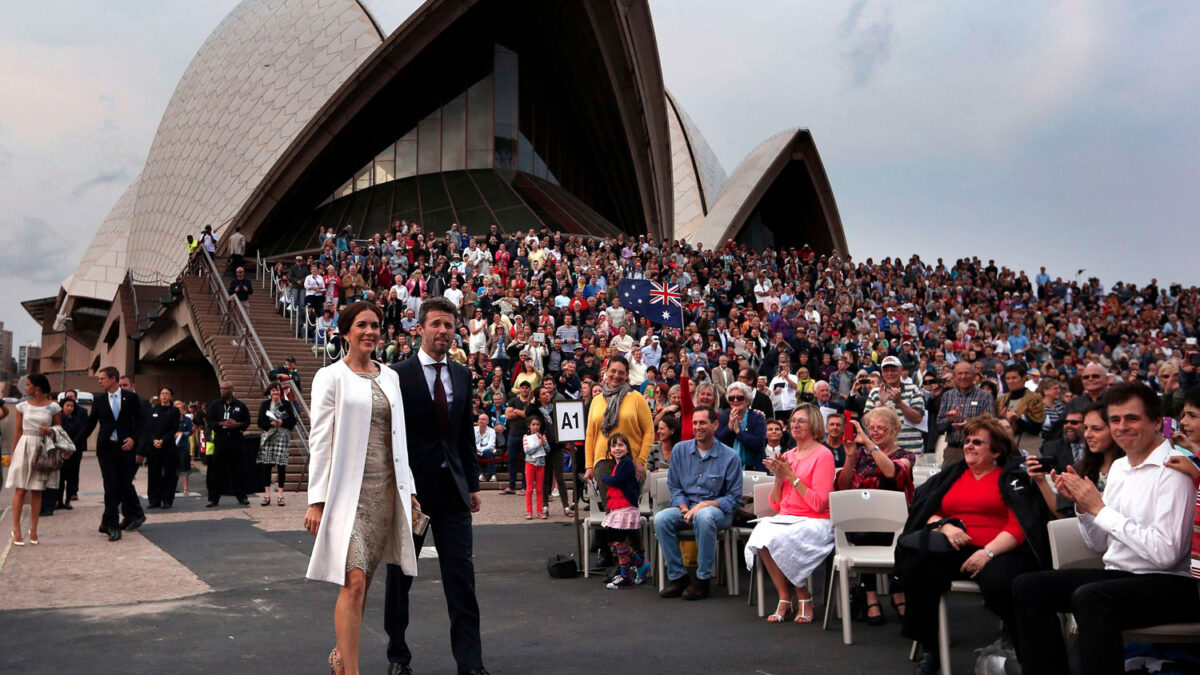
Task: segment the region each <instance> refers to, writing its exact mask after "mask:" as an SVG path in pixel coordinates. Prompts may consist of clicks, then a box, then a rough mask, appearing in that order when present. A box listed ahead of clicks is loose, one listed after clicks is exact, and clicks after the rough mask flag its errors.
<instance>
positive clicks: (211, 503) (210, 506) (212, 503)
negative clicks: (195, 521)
mask: <svg viewBox="0 0 1200 675" xmlns="http://www.w3.org/2000/svg"><path fill="white" fill-rule="evenodd" d="M216 505H217V503H216V502H209V503H207V504H205V505H204V508H206V509H211V508H212V507H214V506H216Z"/></svg>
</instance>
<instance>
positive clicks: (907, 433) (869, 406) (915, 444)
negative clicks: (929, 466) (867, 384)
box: [863, 382, 925, 454]
mask: <svg viewBox="0 0 1200 675" xmlns="http://www.w3.org/2000/svg"><path fill="white" fill-rule="evenodd" d="M900 397H901V398H903V399H904V402H905V403H906V404H908V407H910V408H912V409H913V410H916V411H917V412H919V413H921V415H922V416H924V415H925V397H924V396H923V395H922V394H921V388H920V387H918V386H917V385H915V384H913V383H911V382H904V383H902V384H901V391H900ZM887 405H888V407H889V408H891V409H893V410H895V411H896V414H897V415H899V416H900V434H899V435H898V436H896V444H897V445H899V446H900V448H901V449H903V450H907V451H908V452H913V453H917V454H920V453H921V451H922V449H923V448H924V447H925V434H923V433H921V430H920V429H918V428H916V427H914V426H912V425H911V424H909V422H908V420H906V419H904V413H903V412H902V411H901V410H900V408H899V407H898V406H897V405H896V402H895V401H888V402H887ZM878 407H879V387H876V388H874V389H872V390H871V393H870V394H868V395H867V403H866V405H864V406H863V415H866V414H867V413H869V412H871V411H872V410H874V409H875V408H878Z"/></svg>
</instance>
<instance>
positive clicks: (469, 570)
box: [383, 511, 483, 672]
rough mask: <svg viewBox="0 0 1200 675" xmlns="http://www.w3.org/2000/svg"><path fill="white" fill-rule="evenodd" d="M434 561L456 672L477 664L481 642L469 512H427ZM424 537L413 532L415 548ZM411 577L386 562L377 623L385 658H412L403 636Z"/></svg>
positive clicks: (393, 660) (401, 660)
mask: <svg viewBox="0 0 1200 675" xmlns="http://www.w3.org/2000/svg"><path fill="white" fill-rule="evenodd" d="M429 527H430V530H432V531H433V541H434V546H435V547H436V548H437V553H438V565H439V566H440V567H441V571H442V590H443V591H444V592H445V594H446V610H447V612H448V613H449V615H450V649H451V651H452V652H453V653H454V661H455V662H456V663H457V664H458V670H459V672H462V671H466V670H471V669H472V668H482V667H483V642H482V639H481V638H480V636H479V602H478V600H476V597H475V564H474V562H473V561H472V560H471V554H472V549H473V541H472V533H471V512H470V511H456V512H451V513H437V512H434V511H430V512H429ZM424 539H425V538H424V537H423V536H422V537H417V538H416V544H417V551H418V552H420V550H421V545H422V544H423V543H424ZM412 583H413V578H412V577H410V576H408V575H406V574H404V572H403V571H401V569H400V567H399V566H397V565H388V566H387V590H386V594H385V604H384V609H383V627H384V629H385V630H386V631H387V634H388V648H387V655H388V662H390V663H403V664H405V665H407V664H409V663H411V662H412V651H411V650H409V648H408V643H407V642H405V640H404V633H405V631H406V630H407V629H408V591H409V589H410V588H412Z"/></svg>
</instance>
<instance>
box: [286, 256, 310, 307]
mask: <svg viewBox="0 0 1200 675" xmlns="http://www.w3.org/2000/svg"><path fill="white" fill-rule="evenodd" d="M308 274H309V270H308V265H305V264H304V256H302V255H298V256H296V261H295V262H294V263H292V268H291V269H290V270H288V273H287V276H288V281H289V282H290V284H291V286H290V290H291V294H292V307H293V308H294V309H295V311H300V308H301V307H303V306H304V280H305V279H307V278H308Z"/></svg>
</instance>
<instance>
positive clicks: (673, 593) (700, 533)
mask: <svg viewBox="0 0 1200 675" xmlns="http://www.w3.org/2000/svg"><path fill="white" fill-rule="evenodd" d="M716 423H717V411H715V410H713V409H712V408H697V409H696V412H695V413H693V414H692V430H693V431H694V432H695V434H696V437H695V438H694V439H692V440H690V441H683V442H682V443H679V444H678V445H676V446H675V448H674V451H673V452H672V453H671V465H670V468H668V470H667V487H668V488H670V490H671V504H670V506H669V507H668V508H665V509H663V510H662V511H659V512H658V515H656V516H655V517H654V532H655V534H656V535H657V536H658V541H659V544H660V546H661V547H662V555H663V559H664V561H665V562H666V567H667V579H666V581H667V583H666V586H665V587H664V588H663V590H662V591H661V592H660V593H659V595H660V596H661V597H663V598H678V597H680V596H681V595H682V596H683V597H684V599H686V600H700V599H703V598H707V597H708V594H709V586H710V584H711V581H712V575H713V563H714V562H715V561H716V557H717V533H718V532H719V531H720V530H725V529H728V528H729V527H730V526H732V525H733V511H734V509H736V508H737V507H739V506H741V504H742V466H741V461H740V460H739V459H738V456H737V454H735V453H734V451H733V448H730V447H729V446H728V445H725V444H724V443H722V442H720V441H718V440H716V438H715V437H714V435H713V432H714V430H715V427H716ZM590 473H591V472H590V471H589V474H590ZM685 529H691V530H693V531H694V534H695V539H696V546H697V548H698V550H699V553H698V557H697V560H696V578H695V579H689V577H688V572H687V568H686V567H684V565H683V554H682V553H681V551H680V548H679V532H680V530H685Z"/></svg>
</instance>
